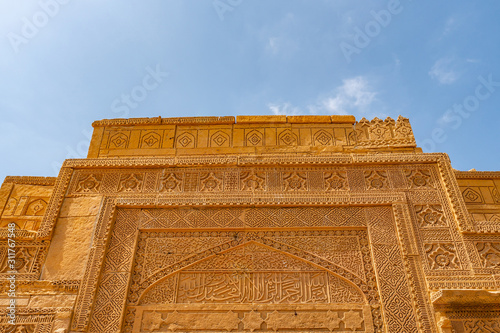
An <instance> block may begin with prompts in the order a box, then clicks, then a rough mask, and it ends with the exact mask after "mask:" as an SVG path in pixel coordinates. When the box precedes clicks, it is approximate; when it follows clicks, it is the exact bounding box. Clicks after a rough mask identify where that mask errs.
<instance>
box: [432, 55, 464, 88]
mask: <svg viewBox="0 0 500 333" xmlns="http://www.w3.org/2000/svg"><path fill="white" fill-rule="evenodd" d="M455 67H456V66H455V61H454V59H453V58H450V57H445V58H441V59H438V60H437V61H436V62H435V63H434V66H432V68H431V70H430V71H429V76H430V77H431V78H433V79H435V80H437V81H438V82H439V83H441V84H452V83H454V82H455V81H456V80H458V78H459V77H460V74H459V73H458V72H457V71H456V70H455Z"/></svg>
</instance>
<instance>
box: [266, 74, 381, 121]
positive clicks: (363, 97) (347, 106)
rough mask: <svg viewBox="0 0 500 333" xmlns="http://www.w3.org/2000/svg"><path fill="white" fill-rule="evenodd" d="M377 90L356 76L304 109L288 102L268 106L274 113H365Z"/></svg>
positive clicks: (364, 79) (362, 78)
mask: <svg viewBox="0 0 500 333" xmlns="http://www.w3.org/2000/svg"><path fill="white" fill-rule="evenodd" d="M376 96H377V92H375V91H374V90H373V88H372V87H371V86H370V84H369V82H368V80H367V79H366V78H364V77H362V76H357V77H353V78H349V79H345V80H343V81H342V85H340V86H339V87H337V88H336V89H334V91H333V92H332V93H329V94H326V95H322V96H320V97H318V98H317V101H316V102H315V103H311V104H309V105H306V106H305V107H304V110H303V109H302V108H300V107H298V106H294V105H292V104H291V103H289V102H285V103H269V104H268V107H269V110H271V112H272V113H274V114H285V115H296V114H305V113H309V114H352V113H366V112H367V111H368V110H369V108H370V105H371V104H372V103H373V102H374V101H375V100H376Z"/></svg>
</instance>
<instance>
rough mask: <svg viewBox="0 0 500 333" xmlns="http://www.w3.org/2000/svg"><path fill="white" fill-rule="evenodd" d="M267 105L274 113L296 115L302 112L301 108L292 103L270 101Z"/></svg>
mask: <svg viewBox="0 0 500 333" xmlns="http://www.w3.org/2000/svg"><path fill="white" fill-rule="evenodd" d="M267 107H268V108H269V110H271V112H272V113H273V114H276V115H287V116H294V115H298V114H301V111H300V108H299V107H296V106H293V105H292V104H291V103H288V102H285V103H268V104H267Z"/></svg>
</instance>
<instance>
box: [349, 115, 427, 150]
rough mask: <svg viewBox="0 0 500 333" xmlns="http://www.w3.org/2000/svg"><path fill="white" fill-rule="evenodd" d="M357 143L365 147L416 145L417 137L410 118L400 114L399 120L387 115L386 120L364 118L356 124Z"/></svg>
mask: <svg viewBox="0 0 500 333" xmlns="http://www.w3.org/2000/svg"><path fill="white" fill-rule="evenodd" d="M354 128H355V132H353V136H354V137H355V139H354V140H355V141H356V144H357V145H358V146H361V147H365V148H379V147H394V148H396V147H416V146H417V144H416V142H415V137H414V136H413V131H412V129H411V125H410V121H409V120H408V118H404V117H402V116H399V117H398V119H397V121H394V119H392V118H390V117H387V118H386V119H385V120H381V119H379V118H373V119H372V120H371V121H369V120H367V119H366V118H364V117H363V118H362V119H361V120H360V121H358V122H356V123H355V125H354Z"/></svg>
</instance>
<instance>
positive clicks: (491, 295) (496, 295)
mask: <svg viewBox="0 0 500 333" xmlns="http://www.w3.org/2000/svg"><path fill="white" fill-rule="evenodd" d="M431 301H432V304H434V305H451V306H454V305H456V306H472V305H486V304H495V305H499V304H500V291H487V290H439V291H436V292H434V293H433V294H432V295H431Z"/></svg>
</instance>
